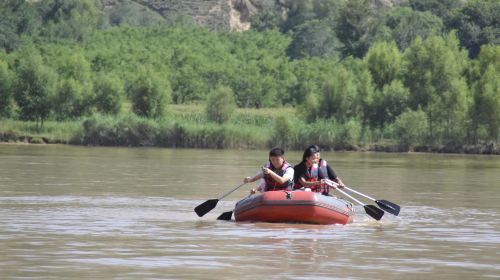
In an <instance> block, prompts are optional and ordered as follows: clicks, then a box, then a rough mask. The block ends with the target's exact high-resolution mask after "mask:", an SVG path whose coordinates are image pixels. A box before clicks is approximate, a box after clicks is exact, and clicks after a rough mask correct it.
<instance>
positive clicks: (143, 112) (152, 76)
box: [127, 67, 171, 118]
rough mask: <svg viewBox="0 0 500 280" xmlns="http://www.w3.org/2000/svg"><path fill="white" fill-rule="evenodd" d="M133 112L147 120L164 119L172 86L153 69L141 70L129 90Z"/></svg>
mask: <svg viewBox="0 0 500 280" xmlns="http://www.w3.org/2000/svg"><path fill="white" fill-rule="evenodd" d="M127 91H128V94H129V96H130V100H131V101H132V111H133V112H134V113H136V114H137V115H139V116H144V117H147V118H162V117H164V116H165V110H166V106H167V104H168V102H169V99H170V93H171V89H170V84H169V83H168V80H167V79H166V78H163V79H162V78H160V77H159V76H158V74H157V73H155V72H153V71H152V70H151V69H147V68H144V67H143V68H140V69H139V71H138V73H137V77H136V79H135V81H133V83H132V84H131V85H130V87H129V88H128V90H127Z"/></svg>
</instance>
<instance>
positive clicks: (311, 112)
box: [297, 90, 320, 123]
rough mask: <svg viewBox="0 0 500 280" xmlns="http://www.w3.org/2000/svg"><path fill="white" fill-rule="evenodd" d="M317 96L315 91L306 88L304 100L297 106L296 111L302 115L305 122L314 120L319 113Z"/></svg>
mask: <svg viewBox="0 0 500 280" xmlns="http://www.w3.org/2000/svg"><path fill="white" fill-rule="evenodd" d="M319 105H320V104H319V98H318V96H317V94H316V93H314V92H312V91H310V90H307V91H306V92H305V99H304V102H303V103H301V104H300V105H299V106H297V113H298V114H299V115H300V116H302V117H304V118H305V119H306V121H307V122H310V123H312V122H315V121H316V120H317V119H318V116H319V115H320V114H319V107H320V106H319Z"/></svg>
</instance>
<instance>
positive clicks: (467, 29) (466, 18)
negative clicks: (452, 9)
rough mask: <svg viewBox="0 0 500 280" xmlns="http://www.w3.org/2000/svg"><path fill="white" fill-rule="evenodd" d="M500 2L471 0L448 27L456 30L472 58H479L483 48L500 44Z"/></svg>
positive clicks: (494, 0)
mask: <svg viewBox="0 0 500 280" xmlns="http://www.w3.org/2000/svg"><path fill="white" fill-rule="evenodd" d="M498 15H500V2H499V1H498V0H471V1H467V2H466V3H465V5H464V6H463V7H462V8H461V9H459V10H458V11H457V12H456V13H455V14H454V16H453V17H452V19H451V20H450V24H449V25H448V28H449V29H456V30H457V35H458V38H459V39H460V43H461V45H462V46H464V47H465V48H467V49H468V50H469V56H470V57H471V58H475V57H477V55H478V54H479V51H480V50H481V46H482V45H485V44H493V45H499V44H500V35H499V34H500V19H499V16H498Z"/></svg>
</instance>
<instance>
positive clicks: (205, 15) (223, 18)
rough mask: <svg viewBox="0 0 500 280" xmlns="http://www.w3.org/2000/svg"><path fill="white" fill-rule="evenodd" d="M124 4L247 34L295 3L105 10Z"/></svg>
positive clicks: (179, 0)
mask: <svg viewBox="0 0 500 280" xmlns="http://www.w3.org/2000/svg"><path fill="white" fill-rule="evenodd" d="M124 1H129V2H135V3H137V4H140V5H142V6H144V8H145V9H149V10H151V11H154V12H156V13H158V14H160V15H161V16H163V17H164V18H172V17H175V16H179V15H182V16H188V17H190V18H192V19H193V21H194V22H196V23H197V24H200V25H204V26H208V27H209V28H211V29H213V30H233V31H245V30H248V29H250V19H251V17H252V16H253V15H255V14H256V13H259V12H261V11H270V10H274V11H276V12H277V14H279V15H282V16H286V14H287V12H288V10H289V8H290V5H291V0H103V3H104V6H105V9H112V8H113V7H114V6H116V5H117V4H118V3H122V2H124ZM402 1H404V0H373V2H372V3H373V5H375V6H393V5H395V4H398V3H400V2H402Z"/></svg>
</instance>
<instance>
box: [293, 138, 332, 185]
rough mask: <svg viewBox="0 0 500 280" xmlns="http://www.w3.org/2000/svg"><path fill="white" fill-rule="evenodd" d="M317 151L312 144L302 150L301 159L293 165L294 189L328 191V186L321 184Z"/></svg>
mask: <svg viewBox="0 0 500 280" xmlns="http://www.w3.org/2000/svg"><path fill="white" fill-rule="evenodd" d="M317 153H318V152H317V150H316V149H315V147H312V146H310V147H308V148H307V149H305V150H304V154H303V155H302V161H301V162H300V163H299V164H297V165H296V166H295V167H294V170H295V176H294V189H304V190H311V191H314V192H321V193H325V194H326V193H328V188H326V189H325V188H324V187H323V186H322V183H321V180H320V178H319V168H318V157H317V155H316V154H317Z"/></svg>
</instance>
